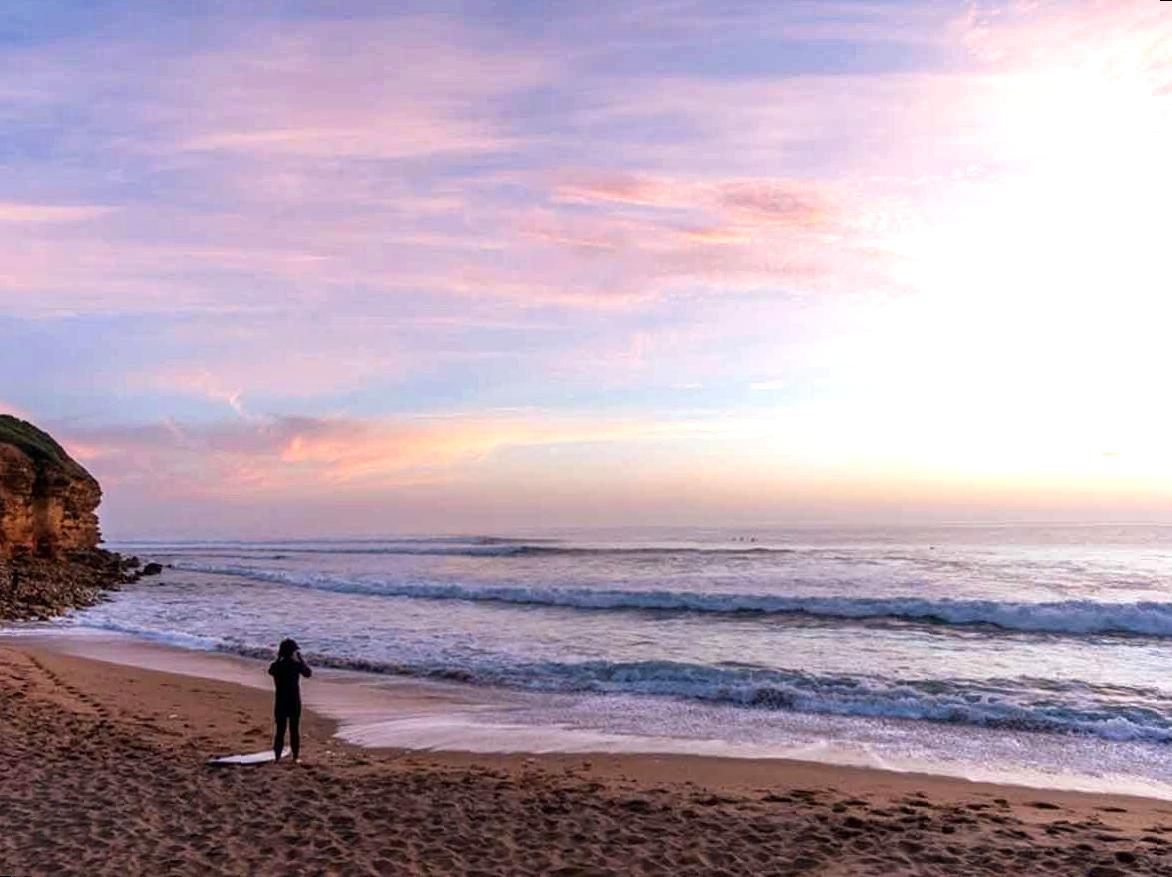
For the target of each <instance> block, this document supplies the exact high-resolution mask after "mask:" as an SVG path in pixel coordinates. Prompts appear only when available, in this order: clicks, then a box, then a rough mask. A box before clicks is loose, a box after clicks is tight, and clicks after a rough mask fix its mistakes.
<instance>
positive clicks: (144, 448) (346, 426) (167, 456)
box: [59, 411, 711, 497]
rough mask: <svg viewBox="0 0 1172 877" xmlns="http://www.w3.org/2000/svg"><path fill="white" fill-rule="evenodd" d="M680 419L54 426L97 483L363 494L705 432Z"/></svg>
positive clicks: (516, 415)
mask: <svg viewBox="0 0 1172 877" xmlns="http://www.w3.org/2000/svg"><path fill="white" fill-rule="evenodd" d="M710 429H711V427H710V426H708V425H706V424H703V423H700V422H687V421H678V422H672V421H667V422H665V421H647V420H644V421H639V420H608V419H601V420H600V419H595V418H584V417H583V418H573V417H566V418H557V417H550V416H547V415H540V414H536V413H532V412H521V411H515V412H507V411H506V412H500V413H496V414H493V413H491V412H490V413H484V414H479V415H454V416H447V417H444V416H429V417H402V418H393V419H382V420H353V419H326V418H309V417H275V418H273V417H269V418H250V419H246V420H236V421H232V422H221V423H217V424H211V425H203V426H197V425H193V424H187V425H182V424H179V423H177V422H174V421H164V422H161V423H158V424H153V425H145V426H135V427H109V428H92V429H79V428H64V429H61V430H59V431H60V432H61V433H62V435H63V436H64V437H65V439H66V440H67V442H68V446H69V447H70V448H73V449H75V450H76V452H77V454H78V458H79V459H80V460H82V461H83V462H85V463H86V465H88V466H90V467H91V468H92V470H93V471H94V472H95V474H97V475H98V477H99V478H100V479H102V480H103V483H107V484H109V485H111V486H116V487H117V489H119V490H120V491H128V490H135V489H147V490H150V491H152V492H156V493H158V494H160V495H169V496H193V497H200V496H225V497H227V496H241V495H244V494H247V493H250V492H266V493H270V494H275V495H282V494H285V495H288V494H293V495H296V494H299V493H303V492H306V491H308V492H313V491H316V490H320V489H322V488H323V487H325V486H327V485H334V486H335V487H336V488H337V489H339V490H370V489H377V488H387V487H394V486H401V485H404V484H412V483H418V482H419V480H420V479H429V480H436V479H439V480H449V479H451V478H453V477H456V476H457V474H458V473H461V472H466V470H467V468H468V467H470V466H472V467H475V466H477V465H479V464H481V463H484V462H486V461H488V460H489V459H491V458H492V457H493V456H494V455H496V454H498V453H499V452H502V451H504V450H507V449H518V448H532V447H551V446H557V445H567V444H583V443H586V444H598V443H629V442H638V441H641V440H655V439H662V438H665V437H673V436H681V435H688V434H695V433H703V432H706V431H709V430H710Z"/></svg>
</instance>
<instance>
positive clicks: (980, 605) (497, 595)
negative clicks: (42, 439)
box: [175, 561, 1172, 637]
mask: <svg viewBox="0 0 1172 877" xmlns="http://www.w3.org/2000/svg"><path fill="white" fill-rule="evenodd" d="M175 567H176V568H178V569H184V570H190V571H193V572H205V573H216V574H220V575H231V576H239V577H242V578H246V579H251V580H254V581H261V582H269V583H273V584H282V585H289V586H292V587H298V588H311V589H317V590H326V591H336V592H342V593H354V594H367V595H374V596H387V597H413V598H418V599H427V600H467V601H482V602H497V603H511V604H523V605H535V606H554V607H560V608H572V609H584V610H628V611H630V610H659V611H677V612H706V613H722V614H737V615H804V616H813V617H818V618H830V619H835V618H838V619H851V620H866V619H878V618H889V619H899V620H905V621H915V622H922V623H930V624H941V625H986V626H990V627H996V628H999V629H1002V630H1007V631H1018V632H1028V633H1053V634H1066V635H1093V634H1129V635H1137V636H1151V637H1172V603H1169V602H1155V601H1141V602H1121V603H1110V602H1097V601H1093V600H1059V601H1052V602H1013V601H997V600H953V599H946V598H942V599H927V598H921V597H910V596H908V597H901V596H897V597H843V596H786V595H778V594H751V593H712V592H709V593H702V592H698V591H670V590H663V591H659V590H618V589H604V588H571V587H542V586H512V585H477V586H469V585H462V584H446V583H437V582H410V581H392V580H387V579H378V578H366V577H352V578H347V577H341V576H336V575H330V574H326V573H313V572H294V571H289V570H276V569H257V568H253V567H248V566H237V565H231V564H226V565H216V564H205V563H196V562H188V561H179V562H176V563H175Z"/></svg>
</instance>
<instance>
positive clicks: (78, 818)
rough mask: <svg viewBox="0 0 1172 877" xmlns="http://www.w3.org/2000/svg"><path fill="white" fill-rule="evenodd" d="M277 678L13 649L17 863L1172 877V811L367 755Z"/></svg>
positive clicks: (870, 781) (0, 672) (11, 749)
mask: <svg viewBox="0 0 1172 877" xmlns="http://www.w3.org/2000/svg"><path fill="white" fill-rule="evenodd" d="M270 713H271V701H270V697H269V695H268V693H267V692H264V691H262V690H259V689H256V688H249V687H245V686H242V685H237V684H233V683H228V682H220V681H213V680H206V679H200V678H195V677H191V676H182V675H175V674H170V673H163V672H158V671H153V670H143V669H138V668H135V667H128V666H123V665H118V664H112V663H106V662H102V661H97V660H92V659H88V658H81V657H77V656H75V655H67V654H62V653H59V652H57V651H54V650H50V649H46V648H43V647H41V646H26V645H23V644H19V643H18V644H15V645H11V644H9V645H3V646H0V873H4V874H61V873H85V874H120V875H121V874H151V875H161V874H203V875H207V874H484V875H490V874H502V875H503V874H877V875H878V874H939V875H954V874H999V875H1005V874H1061V875H1098V877H1110V875H1123V874H1172V803H1169V802H1166V801H1160V800H1156V799H1145V798H1134V797H1123V796H1109V795H1092V794H1085V793H1076V792H1051V791H1039V790H1031V789H1026V788H1022V787H1015V786H997V785H991V784H980V783H969V782H966V781H963V780H956V779H949V778H941V777H932V776H926V775H920V774H900V773H892V772H885V771H879V770H872V769H865V768H849V767H834V766H827V765H820V764H812V763H805V762H794V761H783V760H768V761H753V760H744V759H721V758H704V757H690V756H662V755H659V756H641V755H586V756H583V755H539V756H524V755H507V756H506V755H501V756H493V755H483V754H475V755H473V754H459V753H440V754H436V753H418V752H409V751H402V750H374V749H361V748H358V747H355V746H352V745H349V744H346V743H344V742H342V741H340V740H339V739H337V738H336V737H333V736H332V733H333V731H334V725H333V723H332V722H331V721H329V720H327V719H325V718H322V717H321V716H318V715H315V714H313V713H307V714H306V715H305V718H304V720H303V737H304V743H303V746H304V749H305V752H304V756H305V757H304V763H302V764H300V765H295V764H290V763H283V764H280V765H272V764H269V765H264V766H259V767H247V768H216V767H209V766H208V765H207V764H206V759H207V758H208V757H209V756H212V755H217V754H225V753H231V752H247V751H256V750H262V749H264V748H265V747H266V745H267V744H268V737H269V728H270V723H271V718H270Z"/></svg>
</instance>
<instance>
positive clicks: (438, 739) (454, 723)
mask: <svg viewBox="0 0 1172 877" xmlns="http://www.w3.org/2000/svg"><path fill="white" fill-rule="evenodd" d="M6 644H7V645H15V646H17V647H21V646H28V647H31V648H34V649H39V650H44V651H52V652H58V653H61V654H64V655H72V656H75V657H79V658H83V659H89V660H97V661H103V662H107V663H111V664H117V665H121V666H125V667H129V668H140V669H146V670H154V671H161V672H165V673H171V674H177V675H183V676H187V677H190V678H200V679H208V680H215V681H220V682H230V683H236V684H241V685H246V686H249V687H252V688H255V689H258V690H261V691H265V692H267V691H268V690H269V686H270V680H269V678H268V677H267V676H266V675H265V673H264V668H265V662H264V661H262V660H260V659H258V658H253V657H246V656H241V655H236V654H233V653H230V652H221V651H207V650H203V649H196V648H185V647H182V646H179V645H175V644H169V643H160V642H157V641H155V640H151V639H148V638H142V637H136V636H134V635H131V634H126V633H115V632H103V631H98V630H93V629H85V628H82V629H79V630H76V631H75V630H71V629H68V628H64V629H57V630H41V629H26V630H24V631H21V632H16V631H14V630H13V629H11V628H10V629H8V631H4V630H3V629H0V647H3V646H4V645H6ZM545 696H547V695H546V694H545V693H542V692H529V691H518V690H513V689H498V688H490V687H479V686H471V685H468V684H466V683H460V682H449V681H442V680H431V679H420V678H418V677H399V676H389V675H380V674H369V673H362V672H359V671H356V670H342V669H336V668H331V667H315V677H314V679H313V681H312V683H311V684H309V685H307V690H306V691H305V693H304V703H305V705H306V706H307V707H308V708H311V709H314V710H315V712H317V713H318V714H320V715H322V716H323V717H326V718H328V719H329V720H330V721H333V722H334V723H335V725H336V727H335V732H334V733H335V734H336V736H337V737H339V738H340V739H342V740H345V741H347V742H348V743H350V744H355V745H358V746H360V747H362V748H364V749H368V750H394V751H411V752H420V753H442V754H444V755H445V756H451V757H456V758H465V757H470V758H475V757H477V756H488V757H492V756H501V755H505V756H517V757H527V756H541V757H545V756H554V755H561V756H566V757H570V758H573V757H580V756H583V755H585V756H634V757H645V758H667V759H673V758H685V759H689V758H690V759H695V760H698V761H703V760H705V759H711V760H714V761H716V762H726V761H727V762H734V763H752V764H757V765H771V764H774V763H782V764H787V765H799V766H804V767H806V768H809V769H811V770H814V769H817V770H825V769H835V770H840V769H844V770H859V771H874V772H876V773H878V774H882V775H892V776H906V777H921V778H923V781H928V782H931V781H935V780H941V781H944V782H947V783H961V784H967V785H970V786H977V785H980V786H987V787H990V788H993V787H995V788H1018V789H1023V790H1033V791H1036V792H1039V793H1046V794H1057V793H1076V794H1092V795H1093V794H1108V795H1126V796H1128V797H1133V798H1142V799H1150V800H1157V801H1169V802H1172V788H1169V787H1168V786H1167V785H1166V784H1163V783H1160V782H1158V781H1156V780H1144V779H1143V778H1137V777H1134V776H1117V775H1112V774H1100V775H1097V776H1087V775H1083V774H1078V773H1069V774H1054V773H1042V772H1039V771H1030V770H1028V769H1026V768H1024V767H1022V766H1021V765H1014V766H1012V767H1010V766H1007V765H1006V766H1002V767H1001V768H1000V769H997V770H991V769H988V768H982V767H980V766H978V765H971V764H967V763H965V762H959V763H945V762H930V761H926V760H925V759H923V758H917V759H904V760H903V761H899V760H895V759H892V758H887V757H884V758H881V757H879V756H878V755H876V754H874V753H863V754H862V755H860V753H859V752H857V751H853V750H850V749H848V748H845V746H844V745H841V744H834V743H831V742H826V743H825V744H824V745H823V746H821V747H819V748H818V749H817V750H815V751H811V748H810V747H809V746H802V745H793V746H781V745H779V746H752V745H745V744H741V743H730V742H728V741H724V740H709V739H690V738H684V737H658V736H654V735H646V734H644V735H632V734H609V733H606V732H602V731H591V730H589V729H583V728H578V727H566V726H559V725H548V724H533V723H532V722H526V721H524V720H516V719H514V720H512V721H510V717H511V715H512V713H513V711H516V710H521V711H522V712H524V710H525V707H526V705H527V704H531V703H532V702H534V701H535V700H538V699H540V698H542V697H545ZM525 718H526V719H527V718H528V715H527V714H526V715H525ZM814 718H815V719H817V717H814ZM896 724H897V725H898V724H899V723H898V722H897V723H896ZM904 724H907V723H904ZM923 724H924V723H913V724H911V725H909V726H908V727H907V728H906V730H904V729H902V728H899V729H897V732H898V733H909V734H911V733H916V734H923V733H925V729H924V728H923V727H922V725H923ZM942 731H943V732H945V733H954V734H955V733H959V730H958V729H954V728H948V727H947V726H945V727H944V728H942ZM831 733H832V732H831ZM998 733H999V732H996V731H990V730H987V729H980V728H973V729H966V730H965V736H967V737H976V736H979V735H986V734H988V735H996V734H998ZM1074 742H1075V743H1085V741H1074ZM1059 745H1061V743H1060V744H1059Z"/></svg>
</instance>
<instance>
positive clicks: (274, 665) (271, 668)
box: [269, 661, 277, 679]
mask: <svg viewBox="0 0 1172 877" xmlns="http://www.w3.org/2000/svg"><path fill="white" fill-rule="evenodd" d="M269 675H270V676H272V677H273V678H274V679H276V678H277V662H276V661H273V663H271V664H269Z"/></svg>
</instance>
